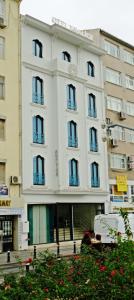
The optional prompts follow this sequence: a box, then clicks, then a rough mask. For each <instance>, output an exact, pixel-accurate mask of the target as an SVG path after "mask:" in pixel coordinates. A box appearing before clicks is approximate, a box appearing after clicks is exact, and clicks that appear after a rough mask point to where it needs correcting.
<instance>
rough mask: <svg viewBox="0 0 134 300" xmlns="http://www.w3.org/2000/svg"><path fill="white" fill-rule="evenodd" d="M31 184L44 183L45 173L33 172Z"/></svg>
mask: <svg viewBox="0 0 134 300" xmlns="http://www.w3.org/2000/svg"><path fill="white" fill-rule="evenodd" d="M33 184H34V185H44V184H45V174H38V173H34V174H33Z"/></svg>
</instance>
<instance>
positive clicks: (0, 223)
mask: <svg viewBox="0 0 134 300" xmlns="http://www.w3.org/2000/svg"><path fill="white" fill-rule="evenodd" d="M23 213H24V209H21V208H0V252H6V251H8V250H10V251H12V250H21V249H23V226H22V224H23Z"/></svg>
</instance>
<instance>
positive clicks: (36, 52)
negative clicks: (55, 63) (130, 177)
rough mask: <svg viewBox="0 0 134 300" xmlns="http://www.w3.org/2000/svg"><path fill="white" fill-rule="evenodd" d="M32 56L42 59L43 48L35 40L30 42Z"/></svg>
mask: <svg viewBox="0 0 134 300" xmlns="http://www.w3.org/2000/svg"><path fill="white" fill-rule="evenodd" d="M32 46H33V55H34V56H37V57H40V58H42V57H43V46H42V43H41V42H40V41H39V40H37V39H35V40H33V41H32Z"/></svg>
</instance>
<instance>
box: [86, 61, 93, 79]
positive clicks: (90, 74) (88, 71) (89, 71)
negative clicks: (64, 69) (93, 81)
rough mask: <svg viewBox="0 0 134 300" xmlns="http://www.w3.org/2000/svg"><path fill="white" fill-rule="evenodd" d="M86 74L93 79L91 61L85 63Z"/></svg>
mask: <svg viewBox="0 0 134 300" xmlns="http://www.w3.org/2000/svg"><path fill="white" fill-rule="evenodd" d="M87 74H88V75H89V76H91V77H95V68H94V64H93V63H92V62H91V61H88V62H87Z"/></svg>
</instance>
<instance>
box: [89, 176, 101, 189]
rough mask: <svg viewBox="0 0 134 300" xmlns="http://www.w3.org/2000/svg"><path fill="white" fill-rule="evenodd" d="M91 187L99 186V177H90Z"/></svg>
mask: <svg viewBox="0 0 134 300" xmlns="http://www.w3.org/2000/svg"><path fill="white" fill-rule="evenodd" d="M91 187H95V188H98V187H100V179H99V178H91Z"/></svg>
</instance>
